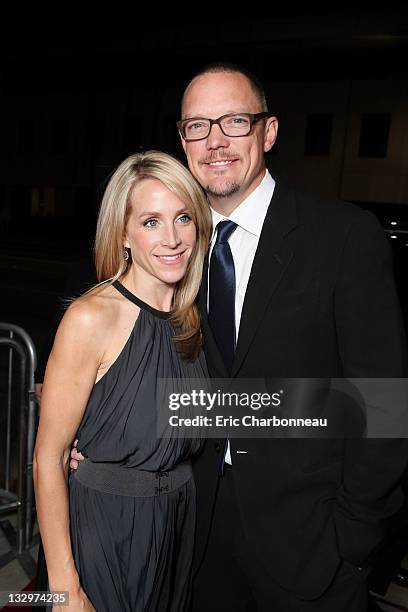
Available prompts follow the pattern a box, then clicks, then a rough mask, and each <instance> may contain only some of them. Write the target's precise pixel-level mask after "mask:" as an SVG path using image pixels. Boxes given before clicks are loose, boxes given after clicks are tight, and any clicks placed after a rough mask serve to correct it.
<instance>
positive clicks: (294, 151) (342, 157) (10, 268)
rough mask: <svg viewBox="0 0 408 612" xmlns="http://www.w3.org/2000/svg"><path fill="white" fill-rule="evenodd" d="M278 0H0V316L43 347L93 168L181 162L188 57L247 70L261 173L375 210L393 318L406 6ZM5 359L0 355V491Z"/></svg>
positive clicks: (399, 254) (72, 269)
mask: <svg viewBox="0 0 408 612" xmlns="http://www.w3.org/2000/svg"><path fill="white" fill-rule="evenodd" d="M283 4H284V5H285V6H284V7H282V8H276V9H274V10H270V11H266V12H265V11H263V10H261V8H260V7H259V6H256V5H253V4H252V5H251V4H247V5H246V6H242V7H235V6H234V7H229V10H227V11H225V13H226V14H222V13H221V11H219V10H218V6H217V5H213V4H210V5H209V6H201V5H190V6H186V7H185V8H182V7H180V6H175V7H172V8H173V14H172V15H170V16H167V15H165V14H164V13H163V12H162V10H161V9H160V8H159V6H155V7H153V10H152V11H151V14H150V15H149V13H147V15H146V9H147V7H146V6H144V5H142V6H141V5H140V4H135V5H134V6H132V8H131V9H128V8H125V6H121V5H119V4H113V3H111V4H106V5H102V4H101V5H95V6H93V5H91V4H90V5H89V6H85V5H84V4H82V7H79V8H77V9H76V11H75V9H74V7H73V6H71V5H66V4H63V3H59V4H57V5H53V6H51V7H50V8H48V9H47V10H45V7H44V8H43V7H41V6H39V5H37V4H35V5H34V6H33V7H32V8H31V7H25V6H24V5H21V4H18V5H17V6H16V7H15V8H13V13H14V14H11V12H10V7H7V9H6V7H5V6H4V7H2V29H1V34H0V83H1V87H0V109H1V112H0V322H8V323H13V324H16V325H19V326H21V327H23V328H24V329H25V330H26V331H27V332H28V333H29V334H30V335H31V336H32V339H33V341H34V344H35V347H36V349H37V351H39V352H40V353H41V352H43V353H44V347H45V346H47V341H46V340H47V338H48V337H51V336H52V333H51V332H52V330H53V324H54V320H55V314H56V312H57V310H58V309H61V304H62V297H63V296H65V297H67V295H66V293H67V291H68V294H69V293H70V291H69V289H67V280H68V279H71V280H70V284H72V276H73V274H74V275H75V273H76V271H78V275H80V269H81V266H82V265H83V263H82V262H83V261H85V260H87V259H88V260H89V257H90V255H91V252H92V242H93V234H94V230H95V221H96V215H97V211H98V206H99V203H100V200H101V196H102V193H103V189H104V186H105V185H106V181H107V179H108V177H109V174H110V173H111V172H112V170H113V169H114V168H115V167H116V166H117V164H118V163H120V162H121V161H122V160H123V159H124V158H125V157H126V156H127V155H129V154H130V153H133V152H136V151H138V150H143V149H151V148H157V149H161V150H164V151H167V152H169V153H172V154H174V155H176V156H178V157H179V158H180V159H184V154H183V151H182V147H181V145H180V143H179V139H178V134H177V130H176V125H175V123H176V121H177V120H178V119H179V118H180V114H179V107H180V100H181V96H182V93H183V90H184V87H185V86H186V84H187V83H188V81H189V79H190V78H191V77H192V75H194V73H195V72H196V71H197V70H198V69H200V68H201V67H202V66H204V65H206V64H208V63H210V62H213V61H229V62H233V63H237V64H241V65H243V66H245V67H246V68H248V69H249V70H251V71H252V72H254V73H255V74H256V75H257V76H258V77H259V78H260V79H261V81H262V82H263V83H264V86H265V90H266V94H267V99H268V103H269V110H270V112H271V113H272V114H274V115H276V116H277V117H278V119H279V136H278V140H277V143H276V145H275V146H274V148H273V150H272V151H271V152H270V153H269V154H268V155H267V157H266V160H267V166H268V168H269V170H270V171H271V172H272V174H273V175H275V176H279V177H282V178H286V179H288V180H289V181H290V182H292V183H294V184H295V185H296V186H297V187H299V188H300V189H303V190H307V191H313V192H317V193H319V194H321V195H323V196H324V197H327V198H337V199H341V200H348V201H352V202H355V203H356V204H359V205H360V206H363V207H365V208H368V209H370V210H372V211H373V212H374V213H375V214H376V215H377V216H378V218H379V220H380V222H381V224H382V226H383V228H384V231H385V234H386V236H387V238H388V239H389V242H390V244H391V246H392V250H393V253H394V262H395V274H396V282H397V289H398V291H399V294H400V298H401V306H402V310H403V315H404V319H405V322H406V324H407V323H408V291H407V288H406V285H407V281H406V276H407V275H406V270H407V269H408V267H407V264H408V74H407V72H408V68H407V64H408V62H407V60H408V7H407V6H406V4H407V3H404V4H403V3H393V2H382V3H378V4H376V3H373V2H372V3H369V4H368V3H367V5H366V6H364V5H361V4H357V3H354V5H352V6H351V8H350V7H347V5H345V4H344V3H342V4H340V3H338V4H333V3H331V4H330V3H326V6H324V8H323V7H319V6H318V5H316V4H310V3H304V6H303V7H300V8H299V7H296V5H294V4H293V3H290V2H286V3H283ZM89 11H90V12H91V15H90V17H85V13H88V12H89ZM7 359H8V351H5V350H3V351H0V379H1V384H0V486H3V476H4V472H5V469H4V465H5V461H4V457H5V451H4V449H5V443H4V439H5V419H6V417H5V408H4V407H5V403H6V402H5V385H4V382H5V378H6V376H5V372H6V366H7ZM13 401H14V403H15V406H13V410H14V412H13V419H12V421H13V423H12V433H13V445H12V452H11V455H12V466H13V469H12V477H13V478H15V476H16V468H15V466H16V465H17V452H18V451H17V446H18V445H17V441H18V431H17V429H18V428H17V418H14V417H15V415H17V408H18V401H19V398H18V397H17V399H16V398H14V396H13ZM0 557H1V555H0ZM0 561H1V559H0ZM30 563H31V565H30V568H31V570H32V564H33V563H34V562H33V560H32V559H31V562H30ZM0 569H1V565H0ZM31 570H30V571H31ZM30 571H27V572H26V573H27V575H31V574H33V573H34V571H32V572H31V574H30Z"/></svg>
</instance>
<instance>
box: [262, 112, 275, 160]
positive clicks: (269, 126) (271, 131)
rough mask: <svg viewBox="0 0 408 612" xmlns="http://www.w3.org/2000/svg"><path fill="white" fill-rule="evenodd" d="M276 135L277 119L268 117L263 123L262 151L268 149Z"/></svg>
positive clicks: (270, 147)
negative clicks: (264, 123)
mask: <svg viewBox="0 0 408 612" xmlns="http://www.w3.org/2000/svg"><path fill="white" fill-rule="evenodd" d="M277 135H278V119H277V118H276V117H269V118H268V120H267V122H266V125H265V139H264V151H265V153H267V152H268V151H270V150H271V149H272V147H273V145H274V143H275V140H276V137H277Z"/></svg>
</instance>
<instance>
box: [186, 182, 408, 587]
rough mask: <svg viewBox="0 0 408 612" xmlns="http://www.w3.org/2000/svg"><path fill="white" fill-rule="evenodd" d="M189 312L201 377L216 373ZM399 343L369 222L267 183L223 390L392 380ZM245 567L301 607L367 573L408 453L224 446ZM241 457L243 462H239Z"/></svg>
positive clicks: (203, 533) (206, 515) (200, 539)
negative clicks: (339, 581) (241, 383)
mask: <svg viewBox="0 0 408 612" xmlns="http://www.w3.org/2000/svg"><path fill="white" fill-rule="evenodd" d="M206 276H207V275H206V274H204V276H203V283H202V287H201V291H200V296H199V300H200V309H201V313H202V329H203V334H204V350H205V354H206V358H207V363H208V368H209V372H210V375H211V376H212V377H216V378H223V377H227V372H226V369H225V366H224V364H223V361H222V358H221V355H220V353H219V351H218V348H217V346H216V343H215V341H214V338H213V336H212V334H211V330H210V328H209V325H208V319H207V309H206V295H207V279H206ZM405 375H406V343H405V337H404V329H403V323H402V318H401V314H400V309H399V304H398V300H397V297H396V291H395V286H394V280H393V271H392V256H391V252H390V248H389V245H388V243H387V241H386V239H385V237H384V234H383V231H382V229H381V227H380V225H379V223H378V222H377V220H376V218H375V217H374V216H373V215H372V214H371V213H369V212H366V211H364V210H362V209H360V208H359V207H356V206H353V205H351V204H348V203H344V202H328V201H323V200H320V199H318V198H316V197H314V196H310V195H306V194H302V193H298V192H296V191H294V190H293V189H291V188H290V187H288V186H286V185H285V184H283V183H282V182H280V181H277V183H276V187H275V191H274V195H273V198H272V201H271V204H270V206H269V210H268V213H267V216H266V219H265V222H264V226H263V229H262V233H261V237H260V241H259V244H258V249H257V252H256V256H255V259H254V262H253V266H252V271H251V276H250V279H249V283H248V288H247V291H246V296H245V301H244V306H243V311H242V317H241V323H240V330H239V337H238V341H237V347H236V354H235V361H234V364H233V370H232V376H233V377H238V378H265V379H281V378H282V379H285V378H287V377H290V378H292V377H304V378H328V379H330V378H331V377H343V376H344V377H355V378H357V377H403V376H405ZM230 443H231V455H232V461H233V475H234V479H235V483H236V489H237V496H238V503H239V506H240V512H241V516H242V520H243V526H244V531H245V536H246V539H247V542H248V546H249V547H250V550H251V554H253V555H254V556H255V557H257V558H258V559H259V561H260V562H261V563H262V564H263V565H264V566H265V568H266V570H267V571H269V572H270V574H271V575H272V576H273V577H274V579H275V580H277V581H278V582H279V583H280V584H281V585H282V586H283V587H284V588H286V589H288V590H290V591H294V592H296V594H297V595H298V596H299V597H303V598H305V599H309V598H313V597H317V596H318V595H319V594H321V593H322V592H323V591H324V589H325V588H326V587H327V586H328V585H329V583H330V580H331V579H332V577H333V575H334V573H335V571H336V569H337V567H338V565H339V563H340V562H341V559H343V558H344V559H346V560H348V561H349V562H351V563H353V564H354V565H363V564H365V563H367V560H368V557H369V554H370V552H371V551H372V550H373V549H374V548H375V546H376V545H377V544H378V542H379V541H380V540H381V538H382V537H383V528H382V523H383V519H385V518H386V517H389V516H390V515H392V514H393V513H394V512H396V511H397V509H398V508H399V507H400V505H401V504H402V500H403V497H402V493H401V490H400V488H399V484H398V481H399V478H400V475H401V473H402V472H403V470H404V468H405V467H406V465H407V461H408V451H407V444H406V440H402V439H401V440H364V441H362V440H351V439H349V440H343V439H340V438H339V439H306V440H305V439H245V440H237V439H231V441H230ZM224 449H225V440H214V439H209V440H207V442H206V445H205V448H204V451H203V453H202V454H201V455H200V456H199V457H198V459H197V461H196V463H195V479H196V486H197V537H196V559H195V562H196V563H195V565H196V568H197V567H198V566H199V563H200V561H201V560H202V557H203V552H204V548H205V543H206V540H207V537H208V531H209V527H210V516H211V511H212V508H213V503H214V499H215V494H216V487H217V481H218V478H219V474H220V464H221V462H222V461H223V455H224ZM241 449H245V451H246V453H237V451H238V450H241Z"/></svg>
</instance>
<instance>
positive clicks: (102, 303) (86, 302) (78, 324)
mask: <svg viewBox="0 0 408 612" xmlns="http://www.w3.org/2000/svg"><path fill="white" fill-rule="evenodd" d="M119 309H120V294H119V293H118V292H117V291H116V290H115V289H114V288H113V287H112V286H111V285H106V286H102V287H98V288H96V289H94V290H92V291H91V292H89V293H87V294H85V295H83V296H81V297H80V298H78V299H76V300H75V301H73V302H72V303H71V304H70V306H69V307H68V308H67V311H66V313H65V315H64V317H63V319H62V322H61V325H60V328H62V329H60V330H59V332H68V333H72V332H74V333H75V335H76V336H77V335H81V336H82V337H84V336H85V337H86V338H95V339H96V338H97V337H98V336H99V335H100V334H104V335H106V330H107V329H109V327H110V326H112V325H114V323H115V321H116V319H117V316H118V313H119Z"/></svg>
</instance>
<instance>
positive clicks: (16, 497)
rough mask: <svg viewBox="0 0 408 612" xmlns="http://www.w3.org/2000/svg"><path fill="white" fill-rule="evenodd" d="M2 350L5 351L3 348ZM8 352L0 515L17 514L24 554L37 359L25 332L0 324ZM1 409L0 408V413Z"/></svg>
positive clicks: (30, 505)
mask: <svg viewBox="0 0 408 612" xmlns="http://www.w3.org/2000/svg"><path fill="white" fill-rule="evenodd" d="M3 347H4V348H3ZM4 349H8V368H7V391H6V430H5V437H6V461H5V481H4V488H0V514H1V513H4V512H9V511H13V510H15V511H16V512H17V532H16V549H17V553H18V554H21V553H23V551H24V549H25V548H28V546H29V545H30V543H31V540H32V533H33V524H34V486H33V453H34V442H35V432H36V420H37V402H36V399H35V386H34V385H35V382H34V372H35V369H36V366H37V356H36V351H35V348H34V344H33V341H32V339H31V338H30V336H29V335H28V334H27V332H26V331H25V330H24V329H22V328H21V327H19V326H17V325H13V324H12V323H1V322H0V350H4ZM16 356H17V357H18V359H19V365H20V372H19V408H18V410H19V416H18V432H19V433H18V472H17V490H16V491H12V490H11V489H12V479H11V470H12V465H11V453H12V439H11V426H12V416H13V415H12V404H13V402H12V399H13V373H14V369H15V368H14V366H15V357H16ZM1 408H2V407H1V406H0V409H1Z"/></svg>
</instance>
